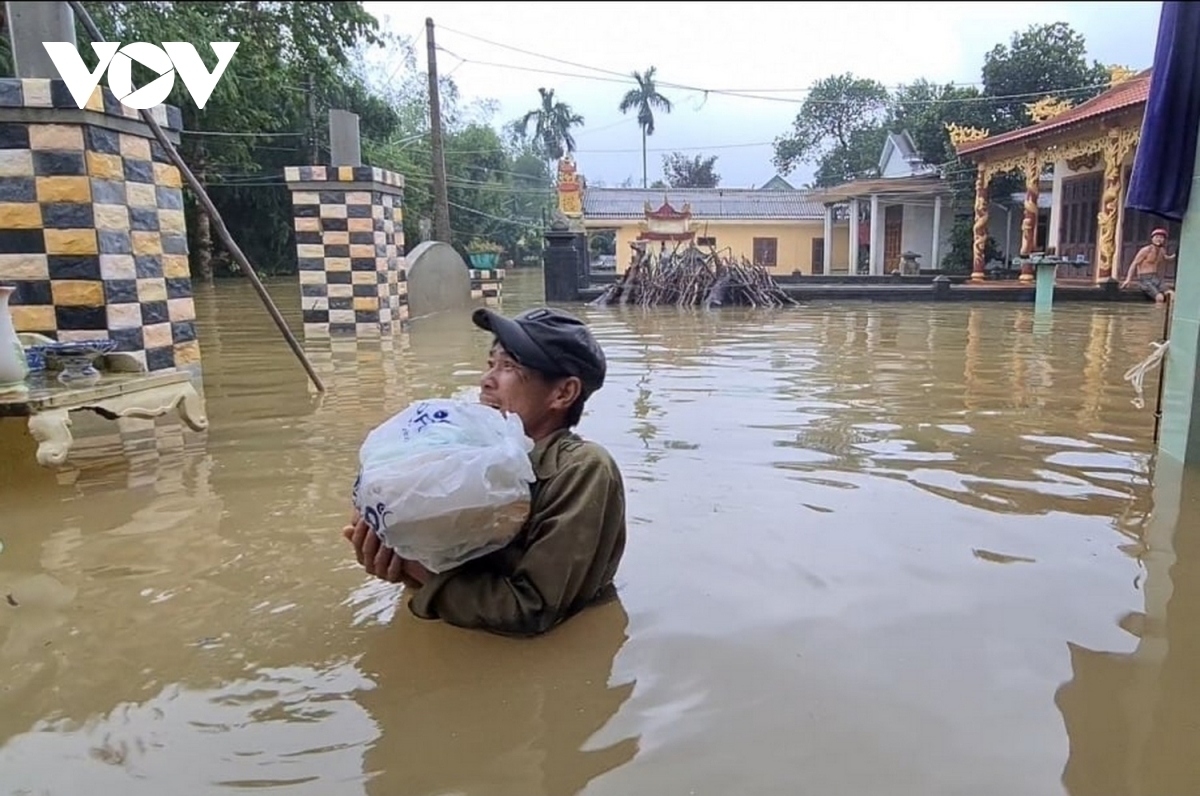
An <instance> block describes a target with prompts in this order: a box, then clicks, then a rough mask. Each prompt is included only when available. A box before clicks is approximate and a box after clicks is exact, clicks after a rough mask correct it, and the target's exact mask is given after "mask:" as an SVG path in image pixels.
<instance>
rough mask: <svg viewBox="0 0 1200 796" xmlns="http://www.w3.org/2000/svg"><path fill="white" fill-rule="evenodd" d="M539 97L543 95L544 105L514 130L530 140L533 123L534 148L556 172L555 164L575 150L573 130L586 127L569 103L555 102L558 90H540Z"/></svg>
mask: <svg viewBox="0 0 1200 796" xmlns="http://www.w3.org/2000/svg"><path fill="white" fill-rule="evenodd" d="M538 94H541V95H542V104H541V106H540V107H538V108H536V109H534V110H532V111H529V113H526V114H525V115H524V116H522V117H521V118H520V119H517V122H516V124H515V125H514V129H515V130H516V133H517V135H518V136H520V137H521V138H522V139H525V140H528V139H529V125H530V123H533V136H532V138H533V146H534V148H535V149H536V150H537V152H538V154H540V155H541V156H542V158H543V159H544V160H545V161H546V165H547V166H549V167H550V171H551V173H553V171H554V168H553V166H552V163H553V162H554V161H556V160H558V159H559V158H561V157H562V156H563V155H566V154H569V153H571V152H574V151H575V137H574V136H572V135H571V128H573V127H581V126H583V117H582V116H580V115H579V114H578V113H576V112H575V111H573V110H572V109H571V106H570V105H568V104H567V103H565V102H562V101H561V100H559V101H555V99H554V89H552V88H551V89H545V88H539V89H538Z"/></svg>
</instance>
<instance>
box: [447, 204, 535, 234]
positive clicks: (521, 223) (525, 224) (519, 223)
mask: <svg viewBox="0 0 1200 796" xmlns="http://www.w3.org/2000/svg"><path fill="white" fill-rule="evenodd" d="M449 204H450V206H451V207H456V208H458V209H459V210H462V211H463V212H465V213H472V214H474V215H477V216H481V217H483V218H488V219H491V220H492V221H498V222H500V223H501V224H511V225H513V226H514V227H520V228H521V229H532V228H533V227H540V226H541V225H542V221H541V219H527V220H520V219H511V218H502V217H500V216H494V215H492V214H491V213H485V212H483V211H482V210H476V209H475V208H473V207H466V206H465V205H460V204H456V203H454V202H450V203H449Z"/></svg>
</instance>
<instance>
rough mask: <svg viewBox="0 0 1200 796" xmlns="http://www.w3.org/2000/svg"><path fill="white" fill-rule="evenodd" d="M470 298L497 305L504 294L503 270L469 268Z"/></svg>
mask: <svg viewBox="0 0 1200 796" xmlns="http://www.w3.org/2000/svg"><path fill="white" fill-rule="evenodd" d="M468 273H470V275H471V298H473V299H483V302H484V303H485V304H492V305H495V304H499V303H500V299H501V297H502V295H503V292H504V269H502V268H499V269H490V270H489V269H487V268H471V269H469V271H468Z"/></svg>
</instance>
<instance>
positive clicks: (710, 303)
mask: <svg viewBox="0 0 1200 796" xmlns="http://www.w3.org/2000/svg"><path fill="white" fill-rule="evenodd" d="M796 303H797V302H796V301H794V300H793V299H792V298H791V297H790V296H788V295H787V293H785V292H784V291H783V289H782V288H781V287H780V286H779V284H778V283H776V282H775V280H774V279H773V278H772V277H771V275H770V273H769V272H768V271H767V269H766V268H764V267H762V266H759V265H755V264H753V263H751V262H750V261H749V260H747V259H746V258H744V257H739V258H735V257H733V256H732V252H731V251H730V250H729V249H724V250H722V251H720V252H718V251H716V250H715V249H710V250H709V251H708V252H704V251H701V250H700V249H698V248H695V247H694V246H688V247H686V248H680V247H678V246H677V247H676V248H675V250H674V251H670V252H666V251H664V252H662V253H661V254H655V253H653V252H650V251H642V252H640V253H638V254H637V255H635V260H634V262H633V263H632V264H631V265H630V266H629V268H628V270H626V271H625V273H624V274H622V276H621V278H620V279H619V280H618V281H616V282H614V283H613V284H611V285H609V286H608V287H607V288H605V290H604V292H603V293H602V294H600V296H599V297H598V298H597V299H596V300H595V301H593V302H592V304H593V305H594V306H610V305H614V304H615V305H620V306H624V305H627V304H635V305H640V306H643V307H653V306H662V305H669V304H673V305H675V306H677V307H704V308H705V309H709V308H711V307H728V306H743V307H746V306H748V307H782V306H785V305H789V304H796Z"/></svg>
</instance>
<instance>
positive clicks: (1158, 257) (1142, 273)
mask: <svg viewBox="0 0 1200 796" xmlns="http://www.w3.org/2000/svg"><path fill="white" fill-rule="evenodd" d="M1166 243H1167V231H1166V230H1165V229H1162V228H1161V227H1160V228H1158V229H1156V230H1154V231H1153V232H1151V233H1150V243H1148V244H1147V245H1145V246H1143V247H1142V248H1140V249H1138V253H1137V254H1136V255H1134V257H1133V262H1132V263H1130V264H1129V271H1128V272H1127V273H1126V274H1125V281H1124V282H1122V283H1121V287H1122V288H1126V287H1129V284H1130V283H1131V282H1132V281H1133V279H1134V277H1137V280H1138V284H1139V286H1140V287H1141V288H1142V292H1143V293H1145V294H1146V295H1147V296H1149V297H1150V298H1152V299H1154V301H1155V302H1156V303H1158V304H1162V303H1163V302H1164V301H1166V300H1167V296H1168V295H1170V294H1171V293H1173V292H1174V291H1173V290H1170V289H1168V288H1167V287H1166V286H1165V285H1164V283H1163V275H1164V273H1165V272H1166V265H1167V263H1168V262H1170V261H1171V260H1174V259H1175V255H1174V254H1167V250H1166Z"/></svg>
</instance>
